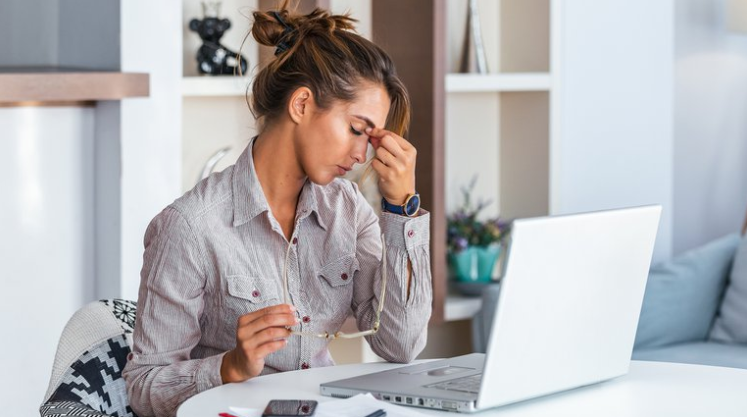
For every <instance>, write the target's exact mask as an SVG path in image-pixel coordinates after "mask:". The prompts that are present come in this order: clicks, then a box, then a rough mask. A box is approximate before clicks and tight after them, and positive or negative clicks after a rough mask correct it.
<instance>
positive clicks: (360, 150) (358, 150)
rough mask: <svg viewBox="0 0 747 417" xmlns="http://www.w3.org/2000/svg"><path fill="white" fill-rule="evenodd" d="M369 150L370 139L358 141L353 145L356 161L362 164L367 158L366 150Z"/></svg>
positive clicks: (353, 155)
mask: <svg viewBox="0 0 747 417" xmlns="http://www.w3.org/2000/svg"><path fill="white" fill-rule="evenodd" d="M367 150H368V139H366V140H361V141H356V144H355V146H354V147H353V153H352V155H351V156H352V157H353V159H354V160H355V163H357V164H362V163H363V162H364V161H365V160H366V151H367Z"/></svg>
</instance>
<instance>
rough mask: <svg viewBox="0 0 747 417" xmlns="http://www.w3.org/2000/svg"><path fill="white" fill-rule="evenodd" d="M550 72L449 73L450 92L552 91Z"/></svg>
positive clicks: (448, 84)
mask: <svg viewBox="0 0 747 417" xmlns="http://www.w3.org/2000/svg"><path fill="white" fill-rule="evenodd" d="M550 86H551V81H550V74H548V73H542V72H535V73H510V74H485V75H483V74H448V75H447V76H446V92H448V93H480V92H484V93H490V92H504V91H505V92H510V91H550Z"/></svg>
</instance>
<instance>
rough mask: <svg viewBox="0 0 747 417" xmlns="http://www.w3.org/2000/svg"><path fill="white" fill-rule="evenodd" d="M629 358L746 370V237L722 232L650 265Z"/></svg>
mask: <svg viewBox="0 0 747 417" xmlns="http://www.w3.org/2000/svg"><path fill="white" fill-rule="evenodd" d="M633 359H637V360H651V361H663V362H681V363H693V364H701V365H713V366H728V367H734V368H745V369H747V239H745V238H742V237H740V236H739V235H738V234H733V235H728V236H724V237H722V238H719V239H716V240H714V241H712V242H709V243H707V244H705V245H702V246H700V247H698V248H695V249H693V250H690V251H688V252H686V253H684V254H682V255H679V256H677V257H675V258H674V259H672V260H671V261H668V262H664V263H662V264H659V265H656V266H654V267H653V268H651V271H650V273H649V278H648V282H647V284H646V293H645V295H644V299H643V307H642V308H641V317H640V319H639V321H638V331H637V333H636V338H635V344H634V348H633Z"/></svg>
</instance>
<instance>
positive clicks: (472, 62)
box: [459, 0, 488, 74]
mask: <svg viewBox="0 0 747 417" xmlns="http://www.w3.org/2000/svg"><path fill="white" fill-rule="evenodd" d="M459 71H460V72H467V73H474V72H477V73H478V74H487V73H488V61H487V58H486V57H485V46H484V45H483V43H482V30H480V13H479V12H478V10H477V0H469V6H468V9H467V26H466V29H465V33H464V45H463V47H462V62H461V66H460V69H459Z"/></svg>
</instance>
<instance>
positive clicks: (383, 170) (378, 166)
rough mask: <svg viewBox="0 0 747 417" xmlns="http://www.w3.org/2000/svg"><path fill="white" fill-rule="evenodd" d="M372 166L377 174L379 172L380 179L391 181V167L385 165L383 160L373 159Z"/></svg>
mask: <svg viewBox="0 0 747 417" xmlns="http://www.w3.org/2000/svg"><path fill="white" fill-rule="evenodd" d="M371 166H372V167H373V169H374V171H376V174H378V176H379V179H380V180H382V181H384V182H387V181H389V172H390V168H389V167H387V166H386V165H384V163H383V162H381V161H379V160H378V159H376V158H374V159H373V160H372V161H371Z"/></svg>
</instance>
